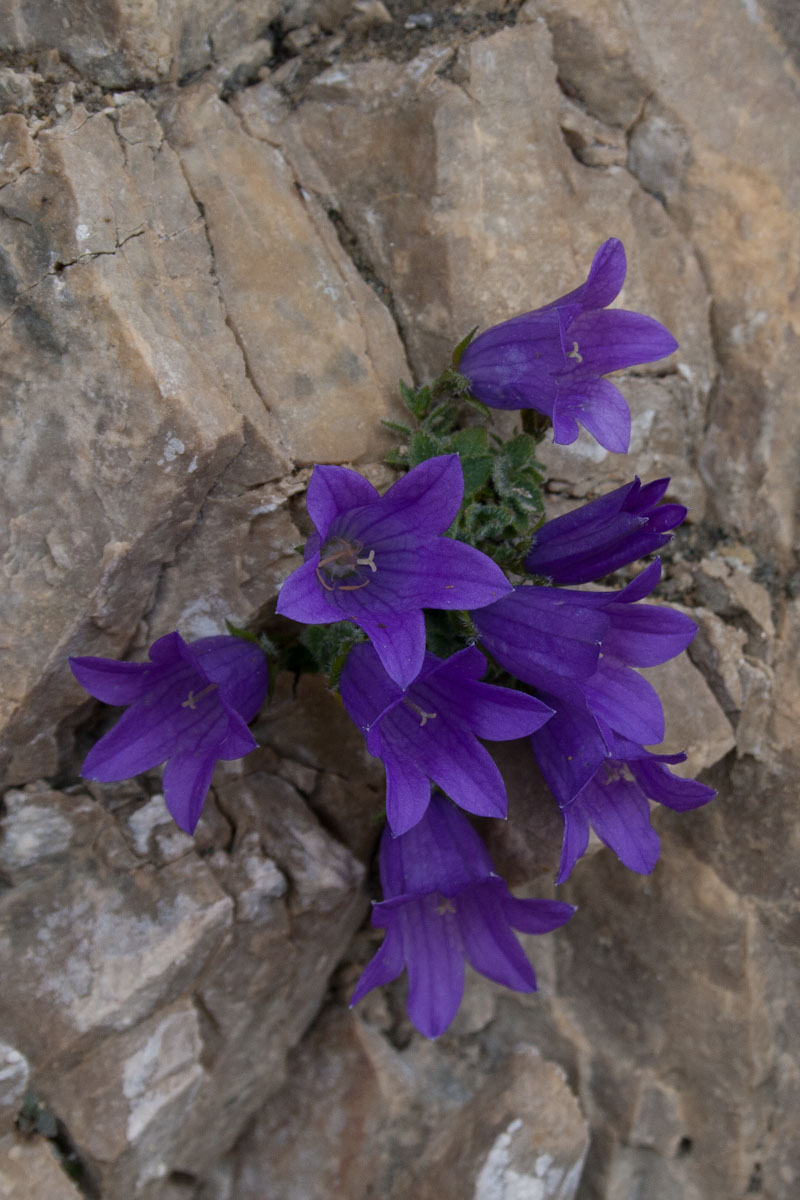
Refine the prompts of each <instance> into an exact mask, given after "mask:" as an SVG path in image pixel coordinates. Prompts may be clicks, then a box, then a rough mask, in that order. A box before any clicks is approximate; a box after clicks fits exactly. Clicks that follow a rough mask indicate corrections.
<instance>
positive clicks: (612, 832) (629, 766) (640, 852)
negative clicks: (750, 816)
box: [556, 738, 716, 883]
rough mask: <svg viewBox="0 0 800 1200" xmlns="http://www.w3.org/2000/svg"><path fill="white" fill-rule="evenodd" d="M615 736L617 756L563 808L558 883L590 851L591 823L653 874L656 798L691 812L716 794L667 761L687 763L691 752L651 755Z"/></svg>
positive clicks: (636, 867) (633, 865)
mask: <svg viewBox="0 0 800 1200" xmlns="http://www.w3.org/2000/svg"><path fill="white" fill-rule="evenodd" d="M615 741H616V745H615V747H614V750H613V753H612V756H611V757H609V758H607V759H606V760H605V761H604V762H603V763H602V765H601V766H600V767H599V769H598V771H597V773H596V774H595V775H594V776H593V777H592V779H590V780H589V782H588V783H587V784H586V786H585V787H584V789H583V791H581V792H580V793H579V794H578V795H577V796H576V797H575V799H574V800H572V801H571V802H570V803H569V804H567V805H566V806H565V807H563V808H562V810H561V815H562V817H563V818H564V842H563V846H562V851H561V863H560V866H559V871H558V879H557V880H556V882H557V883H563V882H564V880H565V879H567V878H568V877H569V875H570V872H571V871H572V868H573V867H574V865H575V863H576V862H577V861H578V859H579V858H580V857H581V855H582V854H584V852H585V851H586V847H587V845H588V842H589V826H591V827H592V828H593V829H594V830H595V832H596V834H597V836H598V837H599V838H600V840H601V841H602V842H603V843H604V844H605V845H606V846H608V847H609V848H610V849H611V850H613V851H614V853H615V854H616V855H617V858H618V859H619V860H620V862H621V863H623V865H624V866H626V867H629V868H630V870H631V871H636V872H638V874H640V875H649V874H650V872H651V871H652V870H653V868H654V867H655V865H656V862H657V860H658V854H659V849H660V843H659V838H658V834H657V833H656V831H655V830H654V829H653V827H652V825H651V824H650V803H649V802H650V800H655V801H657V802H658V803H659V804H664V805H666V807H667V808H672V809H674V810H675V811H676V812H687V811H688V810H690V809H693V808H699V807H700V806H701V805H703V804H708V802H709V800H713V799H714V796H715V795H716V792H715V791H714V789H713V788H710V787H706V786H705V784H703V783H698V782H697V781H696V780H694V779H685V778H683V777H682V776H679V775H675V774H673V772H672V771H670V770H669V768H668V767H667V765H666V764H667V763H672V764H674V763H679V762H685V760H686V755H685V754H651V753H650V752H649V751H648V750H645V749H644V747H643V746H637V745H635V744H634V743H633V742H627V741H626V739H624V738H617V739H615Z"/></svg>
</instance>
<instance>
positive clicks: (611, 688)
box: [545, 658, 664, 746]
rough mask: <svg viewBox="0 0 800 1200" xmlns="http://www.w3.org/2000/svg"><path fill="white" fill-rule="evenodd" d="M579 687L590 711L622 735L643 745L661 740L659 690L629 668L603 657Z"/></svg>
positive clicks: (662, 720) (661, 711) (662, 737)
mask: <svg viewBox="0 0 800 1200" xmlns="http://www.w3.org/2000/svg"><path fill="white" fill-rule="evenodd" d="M582 686H583V691H584V694H585V696H586V702H587V704H588V705H589V708H590V709H591V711H592V713H593V714H595V715H596V716H597V717H599V718H600V719H602V720H604V721H607V722H608V724H609V725H610V726H611V728H612V729H614V730H616V731H617V732H618V733H621V734H622V736H623V737H627V738H630V739H631V741H632V742H639V743H640V744H641V745H643V746H652V745H655V744H656V743H657V742H661V741H663V740H664V710H663V709H662V707H661V701H660V700H659V698H658V692H657V691H656V690H655V688H654V687H653V685H652V684H651V683H648V681H647V680H646V679H643V678H642V676H641V675H639V674H637V672H636V671H632V670H631V669H630V667H625V666H623V665H622V664H621V663H618V662H617V661H616V660H615V659H607V658H602V659H601V660H600V664H599V666H598V668H597V671H596V672H595V674H594V675H593V676H592V678H591V679H587V680H586V681H585V682H584V683H583V685H582ZM545 728H547V727H546V726H545Z"/></svg>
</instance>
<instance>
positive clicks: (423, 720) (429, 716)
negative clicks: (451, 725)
mask: <svg viewBox="0 0 800 1200" xmlns="http://www.w3.org/2000/svg"><path fill="white" fill-rule="evenodd" d="M403 703H404V704H407V705H408V707H409V708H413V710H414V712H415V713H417V714H418V715H419V718H420V721H419V723H420V728H422V727H423V726H424V725H426V724H427V723H428V721H430V720H433V718H434V717H438V715H439V714H438V713H429V712H425V710H424V709H422V708H420V706H419V705H418V704H415V703H414V701H413V700H409V698H408V696H404V697H403Z"/></svg>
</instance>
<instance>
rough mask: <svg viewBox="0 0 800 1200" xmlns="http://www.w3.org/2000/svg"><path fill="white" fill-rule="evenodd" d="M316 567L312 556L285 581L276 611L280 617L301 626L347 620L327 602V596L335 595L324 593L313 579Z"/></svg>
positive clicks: (333, 593) (316, 580) (316, 557)
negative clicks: (298, 623) (289, 619)
mask: <svg viewBox="0 0 800 1200" xmlns="http://www.w3.org/2000/svg"><path fill="white" fill-rule="evenodd" d="M318 563H319V556H318V555H315V556H314V557H313V558H310V559H309V560H308V561H307V562H304V563H303V565H302V567H298V568H297V570H296V571H293V572H292V574H291V575H290V576H289V578H288V579H287V580H286V582H285V583H284V585H283V587H282V588H281V590H280V593H279V595H278V604H277V610H276V611H277V612H279V613H280V614H281V615H282V616H284V617H290V618H291V619H292V620H293V621H302V622H303V624H305V625H330V624H332V623H333V622H334V621H342V620H346V619H347V618H346V616H345V615H344V614H343V613H341V612H340V611H339V610H338V608H337V607H336V606H335V604H333V603H332V602H331V601H330V600H329V599H328V596H329V595H330V596H336V595H337V593H336V592H330V593H327V592H326V591H325V590H324V588H323V586H322V584H321V583H320V581H319V579H318V578H317V565H318Z"/></svg>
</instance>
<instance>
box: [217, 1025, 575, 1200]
mask: <svg viewBox="0 0 800 1200" xmlns="http://www.w3.org/2000/svg"><path fill="white" fill-rule="evenodd" d="M454 1050H455V1047H451V1048H450V1052H449V1053H448V1051H447V1050H445V1052H444V1053H443V1054H435V1053H433V1052H432V1047H430V1046H425V1045H424V1044H420V1043H416V1044H414V1045H413V1046H412V1047H409V1048H408V1049H407V1050H405V1051H399V1052H398V1051H397V1050H394V1049H392V1048H391V1047H390V1046H389V1045H388V1044H387V1043H386V1042H384V1041H383V1039H382V1038H381V1037H380V1035H379V1034H377V1033H376V1032H375V1031H374V1030H371V1029H370V1028H369V1027H368V1026H365V1025H363V1024H362V1023H361V1022H360V1021H359V1020H358V1019H356V1018H353V1017H351V1016H348V1015H346V1014H344V1013H341V1012H338V1013H337V1012H334V1011H332V1012H330V1013H329V1014H328V1015H327V1017H326V1018H325V1019H323V1021H322V1022H321V1023H320V1024H319V1025H318V1026H317V1027H316V1028H315V1030H314V1032H313V1033H312V1035H311V1036H310V1037H309V1038H308V1039H307V1041H306V1042H305V1043H304V1044H303V1046H302V1047H301V1049H300V1050H299V1051H298V1053H297V1054H296V1055H295V1056H294V1057H293V1059H292V1063H291V1069H290V1080H289V1081H288V1082H287V1085H286V1086H285V1087H284V1089H282V1091H281V1092H280V1093H279V1094H278V1095H277V1096H276V1097H274V1099H273V1100H272V1101H270V1102H269V1103H268V1104H267V1106H266V1107H265V1109H264V1113H263V1117H262V1119H261V1121H260V1122H259V1124H258V1126H257V1127H256V1128H255V1129H254V1130H253V1132H252V1133H251V1134H249V1135H248V1137H247V1139H246V1140H245V1142H244V1143H243V1145H242V1147H241V1149H240V1151H239V1153H238V1154H237V1156H236V1160H237V1164H238V1165H235V1166H234V1167H233V1173H232V1176H231V1184H232V1188H233V1191H232V1193H231V1194H232V1195H235V1196H237V1197H241V1200H257V1198H258V1197H261V1196H264V1195H265V1194H266V1195H275V1196H282V1197H286V1200H316V1198H317V1197H323V1196H329V1195H330V1194H331V1192H332V1191H337V1192H338V1193H339V1194H341V1195H345V1196H348V1197H352V1200H362V1197H363V1198H366V1197H368V1196H370V1195H375V1194H376V1192H378V1193H379V1194H380V1195H382V1196H387V1197H395V1196H398V1197H399V1196H419V1197H420V1200H433V1197H436V1196H438V1197H442V1198H443V1200H450V1198H451V1197H452V1198H453V1200H456V1197H461V1196H465V1195H475V1196H477V1197H479V1198H485V1200H489V1197H492V1196H495V1195H503V1194H504V1192H505V1191H508V1192H509V1193H510V1194H518V1195H529V1196H536V1197H538V1198H539V1200H572V1197H573V1196H575V1193H576V1188H577V1184H578V1181H579V1179H580V1174H581V1168H582V1166H583V1160H584V1157H585V1154H586V1149H587V1144H588V1138H587V1128H586V1124H585V1122H584V1120H583V1117H582V1116H581V1113H580V1110H579V1108H578V1105H577V1102H576V1100H575V1097H574V1096H573V1095H572V1093H571V1091H570V1089H569V1087H568V1086H567V1084H566V1082H565V1080H564V1078H563V1073H562V1072H560V1071H559V1069H558V1068H556V1067H554V1066H553V1065H552V1064H550V1063H546V1062H545V1061H544V1060H543V1059H542V1058H541V1056H540V1055H539V1053H538V1052H537V1051H536V1050H535V1049H534V1048H533V1047H531V1046H521V1047H519V1048H517V1049H516V1050H515V1052H514V1053H513V1054H512V1055H510V1057H509V1058H507V1059H506V1060H504V1061H503V1062H502V1063H501V1064H499V1065H498V1067H497V1068H496V1069H495V1070H494V1071H492V1072H491V1073H490V1074H489V1075H488V1076H487V1077H486V1078H483V1077H482V1073H481V1072H476V1071H475V1070H474V1068H472V1069H471V1068H470V1066H469V1065H468V1064H465V1063H464V1062H461V1061H459V1055H458V1053H457V1051H456V1052H455V1053H454V1052H453V1051H454ZM332 1094H334V1095H337V1096H339V1097H340V1098H341V1105H342V1106H341V1108H335V1107H332V1106H331V1104H330V1096H331V1095H332ZM398 1169H399V1171H400V1173H399V1174H398Z"/></svg>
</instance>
